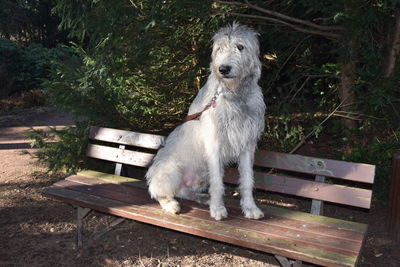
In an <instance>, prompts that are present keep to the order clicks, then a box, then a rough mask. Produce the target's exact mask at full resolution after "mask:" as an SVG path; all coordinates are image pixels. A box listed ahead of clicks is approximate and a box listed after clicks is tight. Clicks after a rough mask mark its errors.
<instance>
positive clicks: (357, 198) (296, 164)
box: [87, 127, 375, 209]
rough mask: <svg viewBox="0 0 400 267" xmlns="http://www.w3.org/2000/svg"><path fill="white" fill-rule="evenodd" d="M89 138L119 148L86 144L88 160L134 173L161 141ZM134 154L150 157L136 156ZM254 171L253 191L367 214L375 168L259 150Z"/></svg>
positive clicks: (233, 175) (231, 179) (231, 178)
mask: <svg viewBox="0 0 400 267" xmlns="http://www.w3.org/2000/svg"><path fill="white" fill-rule="evenodd" d="M89 138H90V139H92V140H97V141H103V142H107V143H113V144H118V145H119V147H115V145H114V146H110V145H102V144H90V145H89V146H88V149H87V156H88V157H92V158H97V159H102V160H107V161H112V162H116V163H122V164H128V165H134V166H139V167H148V166H149V165H150V164H151V161H152V159H153V157H154V155H155V153H156V150H157V149H159V148H160V147H161V146H162V144H163V143H164V140H165V137H164V136H160V135H153V134H144V133H136V132H130V131H124V130H116V129H110V128H98V127H91V129H90V135H89ZM138 148H142V150H143V148H145V149H147V150H150V151H151V152H143V151H137V150H138ZM139 150H140V149H139ZM255 169H256V170H257V171H255V173H254V176H255V187H256V188H258V189H262V190H267V191H272V192H278V193H284V194H289V195H295V196H300V197H306V198H311V199H317V200H322V201H328V202H333V203H340V204H344V205H349V206H355V207H361V208H366V209H369V208H370V205H371V196H372V190H371V189H370V187H371V185H372V184H373V182H374V175H375V166H374V165H368V164H361V163H350V162H344V161H337V160H330V159H322V158H314V157H306V156H301V155H293V154H286V153H278V152H271V151H265V150H259V151H258V152H257V153H256V156H255ZM258 169H260V170H258ZM238 177H239V174H238V171H237V169H234V168H228V169H226V171H225V178H224V181H225V182H226V183H231V184H237V183H238ZM310 177H315V179H314V178H312V179H310ZM325 177H329V178H330V179H329V183H325V182H324V180H325ZM340 181H342V182H340ZM343 181H344V183H343ZM357 185H361V186H359V187H357ZM360 187H361V188H360Z"/></svg>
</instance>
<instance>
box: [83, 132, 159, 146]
mask: <svg viewBox="0 0 400 267" xmlns="http://www.w3.org/2000/svg"><path fill="white" fill-rule="evenodd" d="M89 138H90V139H93V140H99V141H105V142H111V143H117V144H121V145H130V146H138V147H144V148H151V149H159V148H160V147H161V146H162V145H163V143H164V139H165V137H164V136H161V135H155V134H145V133H136V132H131V131H124V130H117V129H111V128H100V127H90V132H89Z"/></svg>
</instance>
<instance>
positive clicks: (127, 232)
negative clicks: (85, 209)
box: [0, 109, 400, 267]
mask: <svg viewBox="0 0 400 267" xmlns="http://www.w3.org/2000/svg"><path fill="white" fill-rule="evenodd" d="M72 124H73V121H72V119H71V118H70V117H68V116H66V115H65V114H63V113H60V112H56V111H54V110H49V109H43V110H37V109H36V110H34V111H32V110H28V111H25V112H21V113H18V114H16V115H12V116H3V117H0V266H279V265H278V263H277V261H276V260H275V258H274V257H273V256H272V255H269V254H265V253H259V252H257V251H252V250H247V249H242V248H240V247H236V246H231V245H227V244H224V243H219V242H214V241H211V240H207V239H202V238H198V237H193V236H190V235H186V234H182V233H178V232H175V231H170V230H165V229H162V228H159V227H154V226H150V225H146V224H142V223H137V222H134V221H125V222H123V223H122V224H121V225H119V226H118V227H117V228H115V229H114V230H112V231H110V232H109V233H107V234H106V235H105V236H103V237H102V238H101V239H100V240H98V241H95V242H94V243H93V244H91V245H90V246H87V247H85V248H84V249H77V248H76V246H75V218H76V210H75V209H74V207H72V206H70V205H68V204H64V203H61V202H58V201H55V200H52V199H48V198H46V197H44V196H42V195H41V190H42V189H43V188H44V187H47V186H49V185H51V184H52V183H54V182H55V181H57V180H59V179H62V175H48V174H46V173H45V169H44V168H43V167H41V166H38V165H37V164H35V159H33V158H32V157H31V156H30V155H29V154H27V153H26V151H29V152H34V151H35V149H32V148H31V147H30V144H29V140H26V138H25V137H24V135H23V132H24V131H26V130H27V129H28V128H29V127H31V126H32V127H35V128H42V129H46V128H47V126H57V127H63V126H68V125H72ZM312 146H315V147H314V148H316V146H318V143H317V142H314V144H312ZM314 148H313V147H309V149H308V151H314V150H317V149H314ZM319 156H321V155H319ZM257 195H258V193H257ZM263 201H265V202H268V203H270V204H273V205H279V206H297V207H298V208H299V209H301V210H306V209H307V208H309V205H310V204H309V202H308V201H304V200H299V199H292V198H286V197H282V196H280V195H276V194H268V196H267V198H263ZM325 214H326V215H329V216H333V217H337V218H343V219H347V220H355V221H359V222H366V223H368V224H369V233H368V236H367V238H366V242H365V245H364V247H363V251H362V255H361V257H360V263H359V266H378V267H380V266H385V267H386V266H400V246H399V245H396V244H394V242H392V241H391V240H390V239H389V238H388V236H387V233H386V231H385V222H386V220H387V208H385V207H383V206H382V205H380V203H379V202H378V201H376V200H374V201H373V207H372V209H371V211H370V212H369V213H367V212H365V211H362V210H352V209H347V208H344V207H338V206H334V205H329V204H326V205H325ZM113 219H114V218H112V217H110V216H106V215H103V214H101V213H97V212H93V213H91V214H90V215H89V219H88V222H87V224H86V230H87V232H88V233H91V232H95V231H98V230H100V229H101V228H102V227H104V225H107V224H109V223H110V222H111V221H112V220H113ZM306 266H307V265H306Z"/></svg>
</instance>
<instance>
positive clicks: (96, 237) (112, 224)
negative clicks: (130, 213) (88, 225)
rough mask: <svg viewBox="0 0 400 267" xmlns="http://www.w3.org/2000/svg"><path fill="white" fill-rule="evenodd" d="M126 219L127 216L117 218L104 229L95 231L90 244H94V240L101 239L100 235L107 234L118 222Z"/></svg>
mask: <svg viewBox="0 0 400 267" xmlns="http://www.w3.org/2000/svg"><path fill="white" fill-rule="evenodd" d="M124 221H125V218H117V219H115V220H114V221H112V222H111V223H110V225H108V226H106V227H105V228H104V229H103V230H101V231H99V232H97V233H94V234H93V235H92V236H91V237H90V240H89V244H88V246H90V245H92V244H93V242H94V241H96V240H97V239H99V238H100V237H102V236H103V235H105V234H107V233H108V232H109V231H111V230H112V229H113V228H114V227H115V226H117V225H118V224H120V223H122V222H124Z"/></svg>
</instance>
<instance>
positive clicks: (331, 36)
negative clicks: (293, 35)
mask: <svg viewBox="0 0 400 267" xmlns="http://www.w3.org/2000/svg"><path fill="white" fill-rule="evenodd" d="M219 13H222V14H228V15H233V16H238V17H244V18H252V19H262V20H267V21H272V22H275V23H279V24H282V25H285V26H288V27H290V28H292V29H295V30H296V31H299V32H304V33H309V34H316V35H321V36H324V37H326V38H328V39H339V38H340V34H337V33H330V32H323V31H317V30H308V29H305V28H301V27H299V26H296V25H293V24H290V23H288V22H285V21H283V20H280V19H275V18H270V17H266V16H259V15H250V14H241V13H236V12H219Z"/></svg>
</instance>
